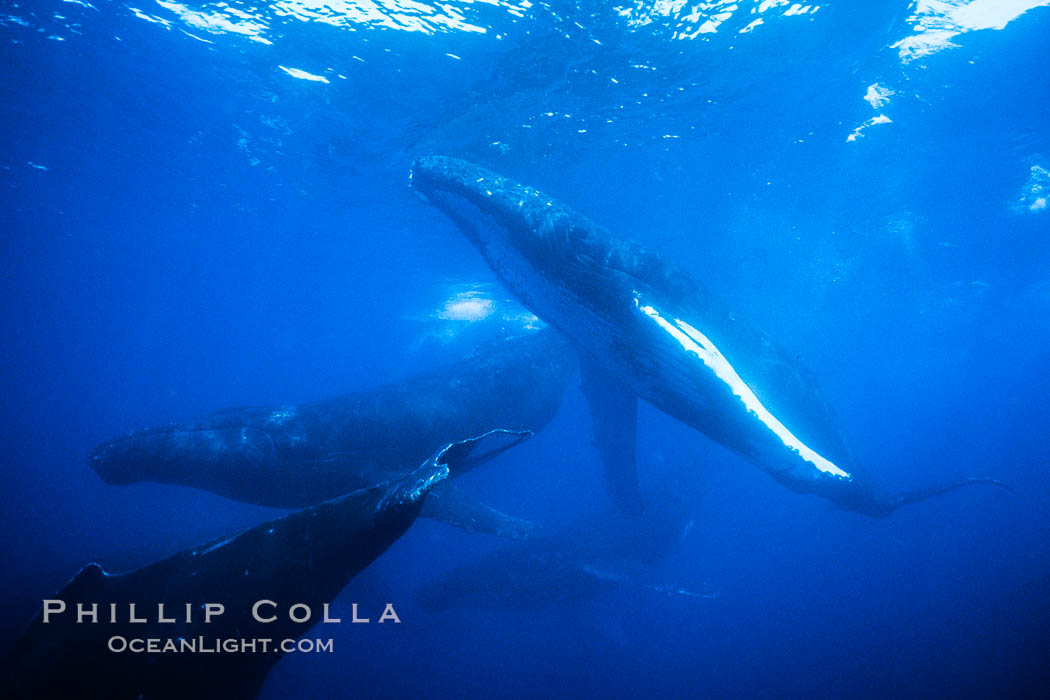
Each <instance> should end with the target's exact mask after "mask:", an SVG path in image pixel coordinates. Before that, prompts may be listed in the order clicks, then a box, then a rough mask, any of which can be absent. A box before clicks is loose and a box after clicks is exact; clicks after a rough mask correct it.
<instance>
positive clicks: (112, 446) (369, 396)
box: [88, 329, 576, 538]
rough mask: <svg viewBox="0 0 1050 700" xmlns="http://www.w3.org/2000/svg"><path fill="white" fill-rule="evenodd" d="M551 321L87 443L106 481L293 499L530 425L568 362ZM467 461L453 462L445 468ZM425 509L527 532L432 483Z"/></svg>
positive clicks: (382, 475) (506, 532)
mask: <svg viewBox="0 0 1050 700" xmlns="http://www.w3.org/2000/svg"><path fill="white" fill-rule="evenodd" d="M575 367H576V361H575V357H574V353H573V351H572V349H571V347H570V345H569V344H568V343H567V342H566V341H565V340H564V339H563V338H562V337H561V336H560V335H559V334H558V333H556V332H554V331H553V330H551V329H542V330H539V331H534V332H528V333H526V334H524V335H520V336H514V337H509V338H501V339H498V340H493V341H491V342H488V343H485V344H482V345H481V346H480V347H479V348H478V349H476V350H475V351H474V352H472V353H471V354H470V355H468V356H467V357H466V358H464V359H462V360H460V361H458V362H454V363H451V364H449V365H446V366H443V367H438V368H436V369H433V370H430V371H427V372H424V373H422V374H419V375H416V376H414V377H409V378H408V379H405V380H404V381H401V382H398V383H395V384H391V385H385V386H380V387H376V388H373V389H369V390H366V391H362V392H358V393H354V394H349V395H345V396H340V397H336V398H331V399H326V400H322V401H317V402H314V403H307V404H302V405H298V406H280V407H268V408H265V407H249V408H233V409H226V410H223V411H218V412H215V413H212V414H210V415H208V416H205V417H204V418H202V419H200V420H198V421H195V422H192V423H188V424H177V425H170V426H165V427H160V428H151V429H147V430H142V431H139V432H135V433H132V434H131V435H128V436H125V437H122V438H118V439H115V440H110V441H107V442H104V443H102V444H101V445H99V446H98V447H96V448H95V449H94V450H93V451H92V453H91V454H90V456H89V458H88V463H89V464H90V465H91V467H92V468H93V469H94V470H95V471H96V472H98V474H99V475H100V476H101V477H102V478H103V479H104V480H105V481H106V482H107V483H110V484H127V483H132V482H137V481H157V482H161V483H168V484H178V485H183V486H191V487H195V488H199V489H204V490H207V491H211V492H213V493H217V494H219V495H222V496H226V497H228V498H232V499H235V500H239V501H245V502H249V503H255V504H259V505H266V506H273V507H278V508H301V507H303V506H307V505H313V504H315V503H320V502H321V501H324V500H325V499H328V498H332V497H334V496H338V495H340V494H343V493H347V492H349V491H352V490H355V489H360V488H365V487H367V486H371V485H373V484H376V483H379V482H382V481H386V480H389V479H391V478H394V477H396V476H398V475H401V474H403V473H404V469H405V465H409V464H418V463H419V462H420V461H422V460H423V459H425V458H426V456H427V455H428V454H429V453H430V451H431V450H433V449H434V448H435V447H437V446H438V445H440V444H442V443H444V442H445V441H447V440H459V439H464V438H467V437H469V436H471V435H478V434H480V433H483V432H485V431H486V430H491V429H493V428H497V427H507V428H514V429H521V430H531V431H533V432H536V431H538V430H540V429H541V428H542V427H543V426H544V425H545V424H546V423H547V422H548V421H549V420H550V419H551V417H552V416H553V415H554V412H555V411H556V410H557V408H558V406H559V404H560V403H561V398H562V395H563V393H564V389H565V386H566V384H567V383H568V381H569V378H570V377H571V376H572V373H573V372H574V371H575ZM474 464H475V463H465V464H460V465H459V466H458V467H457V469H456V470H455V472H454V474H453V476H455V475H457V474H461V473H463V472H465V471H467V470H468V469H469V468H471V467H472V466H474ZM423 513H424V515H425V516H428V517H433V518H436V519H439V520H443V521H446V522H449V523H450V524H453V525H456V526H459V527H462V528H464V529H467V530H470V531H485V532H491V533H495V534H499V535H502V536H506V537H511V538H523V537H526V536H527V535H528V534H529V532H531V531H532V529H533V526H532V525H531V524H530V523H527V522H525V521H522V520H519V519H517V518H512V517H510V516H508V515H505V514H503V513H500V512H498V511H495V510H493V509H492V508H489V507H488V506H485V505H484V504H481V503H478V502H476V501H475V500H474V499H473V498H472V497H471V496H469V495H468V494H466V493H464V492H462V491H460V490H458V489H456V488H454V487H453V486H452V485H451V484H449V483H445V484H442V485H441V486H440V487H439V488H437V489H435V490H434V493H433V494H431V497H430V498H428V499H427V504H426V506H424V511H423Z"/></svg>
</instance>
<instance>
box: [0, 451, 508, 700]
mask: <svg viewBox="0 0 1050 700" xmlns="http://www.w3.org/2000/svg"><path fill="white" fill-rule="evenodd" d="M525 437H527V434H526V433H519V432H509V431H493V432H491V433H488V434H486V435H483V436H481V437H479V438H474V439H470V440H464V441H459V442H456V443H452V444H449V445H446V446H445V447H442V448H441V449H440V450H438V451H437V452H436V453H435V454H434V455H433V456H431V457H430V458H429V459H427V460H426V461H425V462H424V463H423V465H422V466H421V467H419V468H417V469H415V470H411V469H409V468H406V469H404V470H403V471H404V472H406V474H407V476H404V477H401V478H399V479H396V480H393V481H388V482H385V483H380V484H375V485H372V486H370V487H368V488H366V489H363V490H360V491H355V492H353V493H350V494H347V495H344V496H340V497H338V498H335V499H331V500H328V501H325V502H324V503H321V504H319V505H315V506H311V507H309V508H306V509H304V510H300V511H296V512H294V513H291V514H289V515H287V516H285V517H283V518H280V519H279V520H273V521H270V522H266V523H263V524H261V525H257V526H255V527H252V528H250V529H248V530H244V531H243V532H241V533H239V534H235V535H233V536H231V537H227V538H223V539H219V540H216V541H213V542H208V543H205V544H202V545H200V546H198V547H195V548H194V549H191V550H187V551H184V552H180V553H178V554H176V555H174V556H172V557H170V558H168V559H165V560H163V561H160V562H157V563H155V564H151V565H150V566H146V567H144V568H142V569H137V570H135V571H130V572H128V573H123V574H116V575H114V574H108V573H106V572H105V571H103V570H102V568H101V567H100V566H99V565H98V564H89V565H88V566H86V567H84V569H82V570H81V571H80V573H78V574H77V575H76V576H75V577H74V578H73V580H71V581H70V582H69V583H68V584H67V585H66V586H65V587H64V588H63V589H62V590H61V591H60V592H58V593H57V594H55V595H54V596H53V597H52V598H49V599H46V600H45V601H44V603H43V606H42V609H41V611H40V613H38V614H37V616H36V618H35V619H34V620H33V621H32V622H31V623H30V625H29V627H28V629H27V630H26V631H25V633H24V634H23V635H22V636H21V637H20V638H19V639H18V640H16V642H15V644H14V646H13V647H12V649H11V651H10V653H9V654H8V655H7V657H6V659H5V660H4V664H3V668H2V672H0V682H2V683H3V686H2V687H3V688H4V693H5V697H11V698H105V699H106V700H125V699H126V700H135V699H138V698H143V699H146V700H150V699H155V698H178V699H179V700H183V699H184V698H223V699H224V700H235V699H241V698H253V697H255V696H256V695H257V694H258V692H259V688H260V687H261V685H262V683H263V680H264V679H265V678H266V675H267V673H269V671H270V669H272V668H273V666H274V665H275V664H276V663H277V662H278V661H279V660H280V659H281V657H282V656H283V654H284V653H285V651H287V649H283V648H281V647H280V644H281V643H282V642H284V640H292V641H294V640H297V639H299V638H300V637H302V635H304V634H306V632H308V631H310V630H311V629H314V630H315V631H316V632H317V634H316V639H321V640H323V639H324V638H325V637H326V636H327V635H325V634H324V628H325V627H326V626H327V625H324V624H322V625H320V626H318V627H315V626H314V625H315V624H316V623H318V622H322V621H323V617H324V615H325V612H326V610H327V605H326V604H327V603H329V602H330V601H331V600H332V599H333V598H335V597H336V595H337V594H338V593H339V591H341V590H342V589H343V588H344V587H345V586H346V584H347V582H349V581H350V579H352V578H353V577H354V576H355V575H357V574H358V573H359V572H361V571H362V570H363V569H364V568H365V567H367V566H368V565H369V564H371V563H372V561H374V560H375V559H376V558H377V557H378V556H379V555H380V554H382V553H383V552H384V551H386V549H387V548H388V547H389V546H390V545H391V544H393V543H394V541H395V540H397V539H398V538H399V537H400V536H401V535H402V534H404V532H405V531H406V530H407V529H408V528H409V526H410V525H411V524H412V522H413V521H414V520H415V519H416V516H417V515H418V514H419V512H420V509H421V508H422V506H423V502H424V497H425V496H426V494H427V493H428V492H429V491H430V490H431V489H432V488H434V487H435V486H436V485H438V484H439V483H440V482H442V481H443V480H444V479H445V478H446V477H447V476H448V474H449V472H450V471H455V470H456V469H457V468H460V467H466V466H469V465H470V464H471V463H473V462H475V461H477V460H479V459H483V458H484V456H485V454H487V453H491V452H500V451H503V450H505V449H507V448H509V447H511V446H513V445H515V444H517V443H519V442H521V441H522V440H523V439H524V438H525ZM78 605H79V606H81V608H79V609H80V610H83V611H85V612H89V611H91V610H92V609H93V610H94V611H95V614H94V616H93V617H91V616H85V617H83V618H82V619H81V620H80V622H79V623H78ZM131 605H134V606H135V607H134V608H131V607H130V606H131ZM159 605H163V606H164V607H163V608H160V607H158V606H159ZM92 606H95V607H94V608H92ZM219 606H221V607H219ZM293 606H299V607H297V609H295V610H293V609H292V607H293ZM220 610H221V612H220ZM392 612H393V616H394V617H397V615H398V613H397V611H396V610H393V611H392ZM308 613H309V619H308V620H305V619H304V618H305V617H306V616H307V614H308ZM206 615H207V616H208V617H209V620H208V621H207V622H205V616H206ZM354 615H355V617H356V616H357V615H358V611H357V608H356V607H354ZM111 616H112V617H111ZM132 616H134V617H135V618H136V619H141V620H142V621H141V622H137V621H136V622H132V621H131V620H132ZM293 616H294V619H293ZM360 616H361V618H365V617H367V618H368V619H369V620H370V621H371V622H372V623H378V622H380V620H382V619H384V618H386V620H385V621H386V622H392V621H393V618H392V617H390V610H389V609H379V610H369V611H361V612H360ZM332 617H333V618H335V617H336V616H335V615H334V614H333V615H332ZM344 617H345V613H344ZM344 617H340V618H338V619H339V620H340V621H341V622H343V623H347V624H352V623H353V621H352V620H351V619H344ZM296 620H301V621H296ZM151 639H152V640H157V641H156V643H155V644H156V647H157V648H156V649H155V650H154V651H152V652H151V651H149V648H148V647H146V646H145V645H147V644H149V642H148V641H147V640H151ZM133 640H143V641H133ZM226 640H230V641H232V642H236V643H238V644H239V643H240V641H241V640H253V641H254V644H253V645H252V646H251V647H250V648H249V647H238V648H237V650H231V649H230V648H228V647H225V646H222V645H225V644H226V643H227V642H226ZM259 640H268V644H266V646H263V643H262V642H261V641H259ZM169 643H170V648H169ZM311 643H312V641H311ZM136 646H138V647H141V648H140V649H138V650H136ZM333 651H334V650H333ZM342 653H343V655H344V657H345V656H346V654H347V652H346V651H343V652H342ZM351 656H352V654H351Z"/></svg>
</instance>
